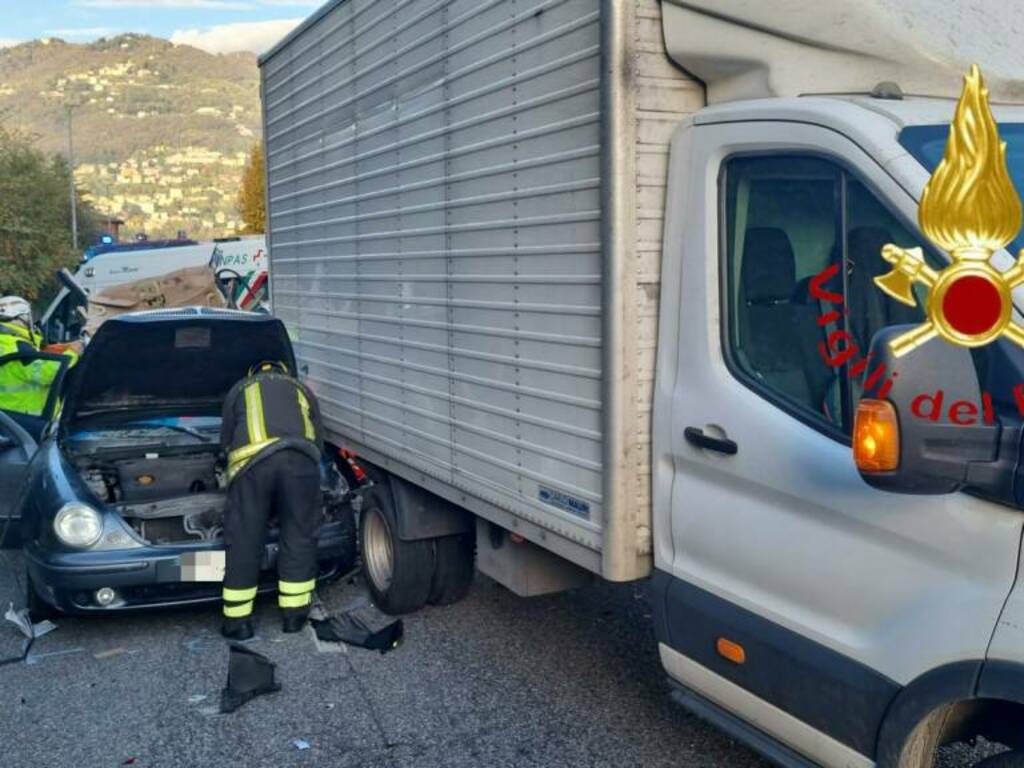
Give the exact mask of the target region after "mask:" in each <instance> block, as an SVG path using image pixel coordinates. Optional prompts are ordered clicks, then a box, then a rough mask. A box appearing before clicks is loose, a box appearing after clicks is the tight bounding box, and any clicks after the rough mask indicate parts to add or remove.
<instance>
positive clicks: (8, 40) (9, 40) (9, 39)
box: [0, 37, 21, 48]
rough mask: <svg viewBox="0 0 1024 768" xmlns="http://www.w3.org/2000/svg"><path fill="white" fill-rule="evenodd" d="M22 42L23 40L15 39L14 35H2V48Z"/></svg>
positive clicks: (0, 42)
mask: <svg viewBox="0 0 1024 768" xmlns="http://www.w3.org/2000/svg"><path fill="white" fill-rule="evenodd" d="M20 42H21V40H15V39H14V38H13V37H0V48H10V47H12V46H15V45H18V43H20Z"/></svg>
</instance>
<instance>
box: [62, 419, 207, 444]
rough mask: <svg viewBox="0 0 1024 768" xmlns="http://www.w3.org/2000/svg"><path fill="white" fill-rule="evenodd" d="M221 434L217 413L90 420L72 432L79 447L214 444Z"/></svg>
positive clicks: (70, 436) (71, 436)
mask: <svg viewBox="0 0 1024 768" xmlns="http://www.w3.org/2000/svg"><path fill="white" fill-rule="evenodd" d="M219 437H220V418H219V417H216V416H172V417H161V418H148V419H147V418H134V419H131V420H127V421H117V422H113V423H111V422H106V423H103V422H99V423H86V424H83V425H82V428H80V429H78V430H76V431H75V432H74V433H73V434H71V435H69V437H68V440H69V441H70V442H72V443H74V444H75V445H76V446H77V447H86V446H89V447H97V446H100V445H101V446H102V447H103V448H116V447H122V446H129V445H133V446H134V445H139V444H141V443H145V444H147V445H149V444H160V445H167V446H171V445H189V444H202V443H210V444H214V443H216V442H217V441H218V439H219Z"/></svg>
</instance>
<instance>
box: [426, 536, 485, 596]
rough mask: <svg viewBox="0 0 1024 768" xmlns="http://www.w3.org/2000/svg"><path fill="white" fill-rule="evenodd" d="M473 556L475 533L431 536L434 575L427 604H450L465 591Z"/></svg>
mask: <svg viewBox="0 0 1024 768" xmlns="http://www.w3.org/2000/svg"><path fill="white" fill-rule="evenodd" d="M475 555H476V534H475V532H470V533H460V534H457V535H455V536H440V537H438V538H436V539H434V578H433V580H432V581H431V583H430V595H429V597H428V598H427V600H428V601H429V602H430V604H431V605H451V604H452V603H457V602H459V600H461V599H462V598H464V597H465V596H466V595H467V594H468V593H469V588H470V586H471V585H472V584H473V571H474V562H473V560H474V556H475Z"/></svg>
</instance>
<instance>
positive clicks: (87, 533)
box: [53, 501, 103, 549]
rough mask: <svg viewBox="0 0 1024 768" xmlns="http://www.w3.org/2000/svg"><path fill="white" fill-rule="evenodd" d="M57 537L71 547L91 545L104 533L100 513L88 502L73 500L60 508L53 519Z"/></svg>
mask: <svg viewBox="0 0 1024 768" xmlns="http://www.w3.org/2000/svg"><path fill="white" fill-rule="evenodd" d="M53 530H54V531H55V532H56V534H57V538H59V539H60V540H61V541H63V542H64V543H65V544H67V545H68V546H71V547H80V548H83V549H84V548H85V547H91V546H92V545H93V544H95V543H96V542H97V541H99V540H100V536H101V535H103V520H102V518H101V517H100V513H99V512H97V511H96V510H95V509H93V508H92V507H90V506H89V505H88V504H82V503H81V502H79V501H72V502H69V503H68V504H65V505H64V506H63V507H61V508H60V512H58V513H57V517H55V518H54V519H53Z"/></svg>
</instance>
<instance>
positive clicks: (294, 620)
mask: <svg viewBox="0 0 1024 768" xmlns="http://www.w3.org/2000/svg"><path fill="white" fill-rule="evenodd" d="M308 618H309V609H308V608H292V609H286V610H283V611H281V630H282V631H284V632H288V633H292V632H299V631H301V630H302V628H303V627H304V626H306V619H308Z"/></svg>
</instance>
